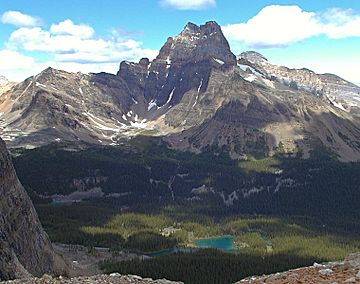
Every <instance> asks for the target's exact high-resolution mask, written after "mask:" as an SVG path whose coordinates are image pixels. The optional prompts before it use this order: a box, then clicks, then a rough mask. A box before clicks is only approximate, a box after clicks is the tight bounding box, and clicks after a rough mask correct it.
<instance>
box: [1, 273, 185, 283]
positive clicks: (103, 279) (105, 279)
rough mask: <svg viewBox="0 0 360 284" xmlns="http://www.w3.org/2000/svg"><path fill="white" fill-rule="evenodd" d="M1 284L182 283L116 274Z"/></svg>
mask: <svg viewBox="0 0 360 284" xmlns="http://www.w3.org/2000/svg"><path fill="white" fill-rule="evenodd" d="M1 283H3V284H6V283H8V284H10V283H11V284H20V283H21V284H45V283H47V284H52V283H54V284H55V283H56V284H60V283H61V284H78V283H92V284H102V283H112V284H128V283H132V284H183V282H173V281H168V280H165V279H161V280H153V279H150V278H142V277H139V276H134V275H127V276H124V275H120V274H118V273H113V274H110V275H96V276H91V277H77V278H71V279H66V278H63V277H59V278H53V277H51V276H49V275H44V276H43V277H42V278H32V279H27V280H15V281H7V282H1Z"/></svg>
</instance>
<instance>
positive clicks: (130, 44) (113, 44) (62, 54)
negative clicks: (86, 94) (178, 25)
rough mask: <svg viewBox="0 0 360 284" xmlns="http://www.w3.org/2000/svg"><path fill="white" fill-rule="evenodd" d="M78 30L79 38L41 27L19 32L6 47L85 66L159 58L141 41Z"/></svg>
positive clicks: (18, 30) (15, 32) (13, 35)
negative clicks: (108, 37) (142, 58)
mask: <svg viewBox="0 0 360 284" xmlns="http://www.w3.org/2000/svg"><path fill="white" fill-rule="evenodd" d="M74 26H75V25H74ZM79 27H80V26H79ZM79 27H76V26H75V27H73V29H72V32H74V33H76V34H77V35H73V34H62V33H59V34H58V31H59V29H56V33H54V32H53V30H54V29H50V31H46V30H43V29H42V28H39V27H36V28H20V29H17V30H16V31H14V32H13V33H12V34H11V35H10V38H9V41H8V42H7V47H8V48H10V49H14V50H25V51H30V52H43V53H47V54H50V55H52V56H53V57H54V60H56V61H58V62H74V63H83V64H85V63H111V62H117V63H119V62H120V61H121V60H138V59H139V58H141V57H144V56H145V57H149V58H150V59H153V58H154V57H155V56H156V55H157V51H153V50H150V49H144V48H142V43H141V42H139V41H135V40H133V39H124V38H118V37H112V38H110V39H105V38H95V37H94V33H92V37H90V38H89V35H90V33H88V34H86V33H85V32H78V31H80V29H79ZM69 33H70V32H69ZM80 33H81V36H80Z"/></svg>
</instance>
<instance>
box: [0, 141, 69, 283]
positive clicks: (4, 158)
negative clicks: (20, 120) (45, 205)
mask: <svg viewBox="0 0 360 284" xmlns="http://www.w3.org/2000/svg"><path fill="white" fill-rule="evenodd" d="M0 196H1V198H0V279H2V280H6V279H13V278H19V277H20V278H22V277H28V276H30V275H35V276H41V275H43V274H44V273H63V272H66V265H65V264H64V262H63V261H62V259H60V257H58V256H57V255H56V254H55V253H54V251H53V248H52V245H51V243H50V241H49V238H48V236H47V235H46V233H45V232H44V230H43V229H42V227H41V224H40V222H39V219H38V217H37V214H36V212H35V209H34V207H33V205H32V203H31V201H30V198H29V197H28V195H27V194H26V192H25V190H24V189H23V187H22V185H21V184H20V182H19V180H18V178H17V176H16V173H15V170H14V168H13V165H12V162H11V159H10V155H9V154H8V152H7V150H6V147H5V143H4V142H3V141H2V140H1V139H0Z"/></svg>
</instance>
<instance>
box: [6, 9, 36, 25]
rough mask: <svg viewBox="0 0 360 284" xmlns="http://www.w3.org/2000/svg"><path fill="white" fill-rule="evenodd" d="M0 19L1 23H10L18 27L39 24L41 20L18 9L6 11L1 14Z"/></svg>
mask: <svg viewBox="0 0 360 284" xmlns="http://www.w3.org/2000/svg"><path fill="white" fill-rule="evenodd" d="M0 21H1V22H2V23H3V24H11V25H14V26H18V27H34V26H40V25H41V20H40V19H39V18H37V17H33V16H30V15H26V14H23V13H21V12H19V11H7V12H5V13H4V14H2V15H1V17H0Z"/></svg>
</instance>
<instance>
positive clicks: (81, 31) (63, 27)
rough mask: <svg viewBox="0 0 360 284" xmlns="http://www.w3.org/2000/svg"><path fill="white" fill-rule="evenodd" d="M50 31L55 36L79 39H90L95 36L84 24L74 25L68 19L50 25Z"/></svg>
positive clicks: (91, 29)
mask: <svg viewBox="0 0 360 284" xmlns="http://www.w3.org/2000/svg"><path fill="white" fill-rule="evenodd" d="M50 31H51V33H53V34H56V35H72V36H76V37H79V38H81V39H86V38H91V37H92V36H93V35H94V34H95V31H94V29H93V28H92V27H90V26H88V25H85V24H80V25H75V24H74V23H73V22H72V21H71V20H70V19H67V20H65V21H63V22H60V23H58V24H53V25H51V27H50Z"/></svg>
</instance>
